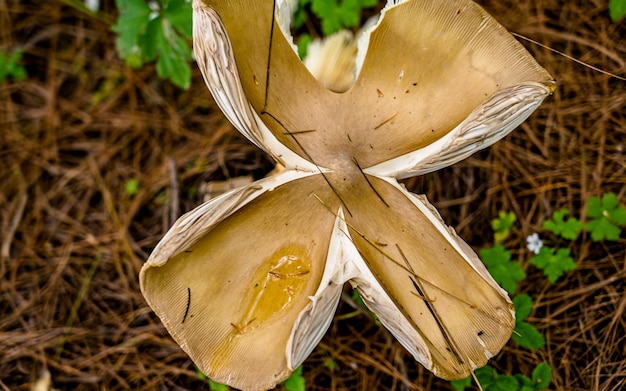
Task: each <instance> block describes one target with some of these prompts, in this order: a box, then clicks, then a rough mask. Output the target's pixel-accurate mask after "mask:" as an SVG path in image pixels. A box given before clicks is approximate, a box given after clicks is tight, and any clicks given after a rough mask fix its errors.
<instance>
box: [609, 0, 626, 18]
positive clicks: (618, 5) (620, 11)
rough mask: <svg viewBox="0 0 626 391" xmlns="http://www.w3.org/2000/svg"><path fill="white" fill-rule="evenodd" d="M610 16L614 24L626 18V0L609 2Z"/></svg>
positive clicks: (611, 0)
mask: <svg viewBox="0 0 626 391" xmlns="http://www.w3.org/2000/svg"><path fill="white" fill-rule="evenodd" d="M609 14H610V15H611V19H612V20H613V21H614V22H618V21H620V20H622V19H623V18H625V17H626V0H609Z"/></svg>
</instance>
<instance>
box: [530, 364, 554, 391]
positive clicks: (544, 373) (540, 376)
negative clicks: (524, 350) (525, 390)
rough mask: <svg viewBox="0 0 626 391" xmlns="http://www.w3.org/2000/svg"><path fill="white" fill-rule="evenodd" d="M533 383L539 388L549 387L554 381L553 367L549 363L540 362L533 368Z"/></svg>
mask: <svg viewBox="0 0 626 391" xmlns="http://www.w3.org/2000/svg"><path fill="white" fill-rule="evenodd" d="M532 377H533V383H534V386H535V388H536V389H537V390H543V389H544V388H548V386H549V385H550V382H551V381H552V368H550V365H549V364H548V363H545V362H542V363H539V364H538V365H537V366H536V367H535V369H534V370H533V375H532Z"/></svg>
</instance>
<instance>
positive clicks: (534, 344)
mask: <svg viewBox="0 0 626 391" xmlns="http://www.w3.org/2000/svg"><path fill="white" fill-rule="evenodd" d="M512 338H513V341H515V342H517V344H518V345H520V346H521V347H524V348H527V349H541V348H543V347H544V346H545V344H546V340H545V339H544V338H543V335H541V333H540V332H539V330H537V329H536V328H535V326H533V325H531V324H530V323H527V322H525V321H518V322H517V323H516V324H515V332H514V333H513V335H512Z"/></svg>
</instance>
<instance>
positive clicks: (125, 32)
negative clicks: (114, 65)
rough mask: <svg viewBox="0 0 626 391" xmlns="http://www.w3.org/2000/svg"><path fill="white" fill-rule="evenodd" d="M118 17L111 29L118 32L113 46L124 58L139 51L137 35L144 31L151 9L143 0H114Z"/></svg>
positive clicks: (135, 54)
mask: <svg viewBox="0 0 626 391" xmlns="http://www.w3.org/2000/svg"><path fill="white" fill-rule="evenodd" d="M115 5H116V6H117V8H118V9H119V10H120V17H119V19H118V20H117V23H116V24H115V25H114V26H113V28H112V30H113V31H114V32H116V33H118V37H117V39H116V40H115V47H116V49H117V53H118V54H119V56H120V57H121V58H122V59H124V60H126V58H127V57H129V56H135V59H136V56H137V55H138V54H139V53H141V48H140V47H139V44H138V39H139V36H141V35H142V34H144V33H145V31H146V27H147V26H148V22H149V21H150V14H151V13H152V10H151V9H150V7H149V6H148V4H146V2H145V1H143V0H115Z"/></svg>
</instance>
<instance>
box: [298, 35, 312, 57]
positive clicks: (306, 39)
mask: <svg viewBox="0 0 626 391" xmlns="http://www.w3.org/2000/svg"><path fill="white" fill-rule="evenodd" d="M311 42H313V37H311V35H309V34H302V35H300V37H299V38H298V44H297V46H298V56H300V58H301V59H304V58H306V55H307V52H308V50H309V44H310V43H311Z"/></svg>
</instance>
